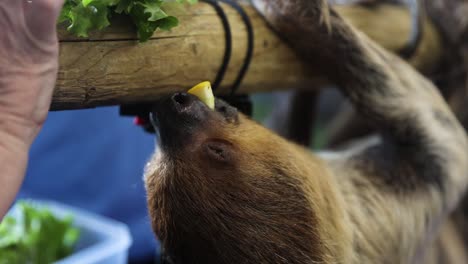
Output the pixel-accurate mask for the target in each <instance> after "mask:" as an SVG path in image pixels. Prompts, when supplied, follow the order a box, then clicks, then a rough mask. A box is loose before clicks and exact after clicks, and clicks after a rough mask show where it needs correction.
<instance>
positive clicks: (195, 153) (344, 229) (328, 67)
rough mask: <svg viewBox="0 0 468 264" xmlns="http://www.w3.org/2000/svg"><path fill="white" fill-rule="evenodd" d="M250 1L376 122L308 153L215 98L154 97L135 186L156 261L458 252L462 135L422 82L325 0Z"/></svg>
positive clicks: (346, 259) (347, 259) (441, 259)
mask: <svg viewBox="0 0 468 264" xmlns="http://www.w3.org/2000/svg"><path fill="white" fill-rule="evenodd" d="M253 4H254V6H255V7H256V8H257V10H258V11H259V12H260V13H261V14H262V15H263V16H264V18H265V19H266V21H267V22H268V23H269V25H270V26H271V28H272V29H273V30H274V31H276V32H277V33H278V34H279V35H280V36H281V37H282V38H283V39H284V40H285V41H286V42H287V43H289V45H290V46H291V47H292V48H293V49H294V50H295V51H296V52H297V54H298V55H299V56H300V57H301V58H303V59H304V60H306V61H307V62H308V63H309V64H310V65H311V67H314V68H316V69H320V70H321V71H322V74H323V75H324V76H326V77H327V78H328V79H329V80H331V81H333V82H334V83H335V84H336V85H337V87H339V88H340V90H341V92H342V93H343V94H344V95H345V96H346V97H347V98H348V99H349V100H350V101H351V102H352V104H353V105H354V107H355V109H356V110H357V111H358V112H359V113H360V114H361V115H362V116H363V117H364V118H366V120H368V121H369V122H371V123H372V124H373V126H374V127H375V128H376V129H377V131H379V133H378V134H377V135H374V136H371V137H368V138H364V139H360V140H357V141H354V142H353V143H352V144H349V145H347V147H346V148H343V149H340V150H339V151H338V150H337V151H327V152H319V153H315V154H314V153H312V152H310V151H309V150H308V149H306V148H304V147H302V146H299V145H297V144H295V143H292V142H290V141H288V140H286V139H284V138H282V137H280V136H278V135H276V134H275V133H274V132H272V131H270V130H268V129H267V128H265V127H263V126H262V125H260V124H258V123H256V122H255V121H253V120H251V119H249V118H248V117H246V116H244V115H243V114H242V113H240V112H238V111H237V109H236V108H234V107H232V106H230V105H228V104H227V103H225V102H223V101H222V100H219V99H217V100H216V102H215V108H214V109H210V108H209V107H207V105H205V104H204V103H203V102H202V101H200V100H199V99H198V98H197V97H196V96H193V95H191V94H188V93H176V94H172V95H169V96H167V97H164V98H162V99H161V100H160V101H159V102H158V103H157V104H155V105H154V107H153V110H152V114H153V115H152V116H153V123H154V124H155V126H156V128H157V130H158V137H159V140H158V144H159V147H158V151H157V152H155V154H154V155H153V157H152V158H151V159H150V161H149V162H148V164H147V166H146V168H145V186H146V191H147V202H148V208H149V214H150V219H151V222H152V227H153V230H154V232H155V235H156V236H157V237H158V238H159V239H160V241H161V244H162V248H163V251H164V261H165V262H166V263H174V264H183V263H205V264H206V263H208V264H211V263H213V264H214V263H216V264H223V263H233V264H234V263H235V264H240V263H252V264H258V263H301V264H302V263H303V264H306V263H351V264H352V263H392V264H393V263H466V261H467V258H466V256H465V252H464V244H463V237H460V236H459V235H458V232H457V230H458V228H459V226H458V225H456V224H455V222H454V221H453V219H452V218H451V214H452V212H454V211H455V210H456V208H457V206H458V205H459V203H460V201H461V199H462V198H463V195H464V192H465V189H466V186H467V182H468V175H467V173H468V145H467V138H466V134H465V131H464V130H463V128H462V127H461V125H460V124H459V123H458V121H457V120H456V118H455V117H454V115H453V113H451V111H450V110H449V108H448V106H447V104H446V103H445V102H444V100H443V99H442V97H441V95H440V94H439V92H438V90H437V89H436V88H435V87H434V85H433V84H432V83H431V82H430V81H428V80H427V79H425V78H424V77H423V76H422V75H420V74H419V73H418V72H417V71H416V70H415V69H413V68H412V67H411V66H409V65H408V64H407V63H405V62H404V61H403V60H401V59H400V58H398V57H397V56H395V55H393V54H390V53H389V52H387V51H386V50H384V49H383V48H382V47H380V46H378V45H377V44H375V43H373V42H372V41H371V40H370V39H369V38H367V37H366V36H365V35H364V34H362V33H361V32H359V31H358V30H356V29H355V28H353V27H352V26H350V25H349V24H348V23H346V22H345V21H344V20H343V19H342V18H341V17H340V16H339V15H338V14H337V13H336V12H335V11H334V10H333V9H332V8H331V7H329V6H328V5H327V3H326V1H325V0H253Z"/></svg>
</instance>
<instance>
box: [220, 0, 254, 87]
mask: <svg viewBox="0 0 468 264" xmlns="http://www.w3.org/2000/svg"><path fill="white" fill-rule="evenodd" d="M221 1H223V2H225V3H227V4H229V5H230V6H232V7H233V8H234V9H235V10H236V11H237V12H238V13H239V15H240V16H241V19H242V22H244V25H245V29H246V31H247V50H246V53H245V58H244V64H243V65H242V67H241V68H240V70H239V74H238V75H237V78H236V80H235V81H234V83H233V84H232V87H231V95H234V93H235V92H236V91H237V90H238V89H239V86H240V84H241V82H242V80H243V79H244V76H245V74H246V73H247V70H248V69H249V66H250V62H251V61H252V57H253V49H254V32H253V26H252V23H251V22H250V18H249V16H248V15H247V13H245V11H244V9H243V8H242V7H241V6H240V5H239V3H237V2H236V1H232V0H221Z"/></svg>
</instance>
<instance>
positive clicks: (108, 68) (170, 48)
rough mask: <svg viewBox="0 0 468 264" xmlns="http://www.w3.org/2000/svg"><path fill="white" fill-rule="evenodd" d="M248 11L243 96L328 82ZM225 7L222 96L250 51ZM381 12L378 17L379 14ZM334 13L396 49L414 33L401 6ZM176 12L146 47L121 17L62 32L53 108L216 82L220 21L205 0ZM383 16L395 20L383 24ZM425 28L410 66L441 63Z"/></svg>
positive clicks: (142, 97)
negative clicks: (227, 53)
mask: <svg viewBox="0 0 468 264" xmlns="http://www.w3.org/2000/svg"><path fill="white" fill-rule="evenodd" d="M244 7H245V10H246V12H247V14H248V15H249V17H250V18H251V21H252V24H253V27H254V32H255V45H254V56H253V60H252V63H251V66H250V68H249V71H248V72H247V74H246V76H245V78H244V80H243V82H242V85H241V87H240V92H249V93H251V92H260V91H271V90H278V89H304V88H317V87H319V86H321V85H322V84H324V83H326V80H325V79H324V78H323V77H322V76H321V75H320V73H319V72H318V71H314V70H313V69H311V68H310V67H309V66H308V65H305V64H304V63H302V62H301V60H300V59H299V58H298V57H297V56H296V55H295V53H294V52H292V50H291V49H290V48H289V47H288V46H286V45H285V44H284V43H283V42H282V41H281V40H280V39H279V38H278V37H277V35H276V34H275V33H273V32H272V31H271V30H270V29H269V28H268V26H267V25H266V24H265V22H264V20H263V18H262V17H260V16H259V15H258V14H257V13H256V11H255V10H254V9H253V8H252V7H251V6H249V5H248V4H247V5H244ZM223 8H224V10H225V12H226V14H227V15H228V17H229V20H230V24H231V28H232V34H233V53H232V57H231V62H230V64H229V67H228V71H227V73H226V76H225V78H224V81H223V82H222V84H221V87H220V90H219V91H218V92H219V93H224V92H226V91H229V88H230V85H231V84H232V82H233V81H234V79H235V77H236V75H237V73H238V71H239V68H240V67H241V65H242V62H243V61H244V56H245V51H246V46H247V34H246V30H245V26H244V24H243V23H242V21H241V19H240V17H239V15H238V14H237V13H236V12H235V11H234V10H233V9H232V8H231V7H229V6H225V5H223ZM376 10H377V11H378V12H379V13H378V14H380V15H376ZM337 11H338V12H340V13H341V14H342V15H343V16H344V17H346V18H347V19H348V20H349V21H350V22H351V23H353V24H355V25H356V26H357V27H358V28H360V29H361V30H362V31H363V32H364V33H366V34H368V35H369V36H370V37H371V38H373V39H374V40H376V41H377V42H378V43H380V44H381V45H383V46H384V47H387V48H389V49H391V50H394V51H395V50H398V49H399V48H401V47H402V46H403V45H404V43H405V39H406V37H407V36H408V34H409V33H408V32H409V25H410V23H409V14H408V12H406V11H405V10H404V8H402V7H397V6H390V5H382V6H380V7H379V8H378V9H374V10H372V9H366V8H361V7H351V6H347V7H345V6H342V7H337ZM172 13H173V14H175V15H176V16H177V17H178V18H179V19H180V26H179V27H177V28H175V29H173V30H172V31H170V32H163V31H158V32H156V34H155V35H154V36H153V37H152V38H151V39H150V40H149V41H148V42H146V43H138V41H137V37H136V34H135V30H134V29H133V28H132V26H131V24H130V23H129V21H126V20H125V19H124V18H115V22H113V26H112V27H109V28H108V29H106V30H105V31H103V32H95V33H92V34H90V36H89V37H88V38H86V39H83V38H77V37H74V36H72V35H70V34H69V33H67V32H66V30H65V29H64V28H63V27H59V39H60V48H61V51H60V70H59V74H58V80H57V87H56V90H55V92H54V96H53V102H52V109H53V110H64V109H78V108H90V107H95V106H104V105H116V104H124V103H136V102H147V101H152V100H155V99H156V98H158V97H159V96H161V95H162V94H166V93H170V92H175V91H181V90H186V89H187V88H189V87H191V86H192V85H194V84H196V83H198V82H200V81H204V80H211V81H213V80H214V78H215V76H216V73H217V72H218V70H219V67H220V66H221V62H222V57H223V55H224V49H225V40H224V30H223V28H222V25H221V20H220V19H219V17H218V16H217V14H216V13H215V11H214V9H213V8H212V7H211V6H209V5H208V4H205V3H200V4H197V5H193V6H188V7H187V8H184V9H175V10H172ZM383 16H385V20H387V21H398V23H393V22H392V23H383V22H381V21H382V20H383ZM426 27H427V28H428V30H426V32H425V34H424V36H425V37H424V38H423V41H422V43H423V44H422V45H421V48H420V49H419V51H418V52H417V56H416V57H415V58H413V59H412V61H411V62H412V63H413V64H414V65H415V66H416V67H418V68H420V69H422V70H424V67H426V66H430V65H434V64H435V63H436V62H437V59H438V54H439V52H438V51H439V50H440V49H441V47H440V37H439V36H438V34H437V32H436V31H435V29H434V28H433V26H432V25H431V24H429V23H427V24H426ZM381 32H389V34H382V33H381ZM390 32H391V33H390ZM423 47H425V48H423ZM423 66H424V67H423Z"/></svg>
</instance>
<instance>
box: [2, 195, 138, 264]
mask: <svg viewBox="0 0 468 264" xmlns="http://www.w3.org/2000/svg"><path fill="white" fill-rule="evenodd" d="M28 202H31V203H32V204H35V205H37V206H45V207H47V208H49V210H50V211H51V212H52V213H53V214H54V215H55V216H57V217H59V218H62V217H65V216H68V215H72V216H73V221H74V225H75V226H76V227H77V228H79V229H80V238H79V240H78V243H77V245H76V248H75V252H74V253H73V254H72V255H70V256H68V257H67V258H65V259H62V260H60V261H58V262H55V264H78V263H79V264H126V263H127V262H128V260H127V258H128V248H129V247H130V245H131V243H132V239H131V236H130V232H129V231H128V227H127V226H126V225H125V224H123V223H120V222H117V221H115V220H111V219H108V218H105V217H102V216H99V215H95V214H92V213H89V212H86V211H84V210H81V209H78V208H74V207H71V206H66V205H62V204H59V203H57V202H52V201H43V200H40V201H38V200H34V201H28ZM15 210H16V209H15V206H14V207H13V208H12V210H11V212H10V214H11V215H13V216H14V215H15Z"/></svg>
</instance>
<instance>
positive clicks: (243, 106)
mask: <svg viewBox="0 0 468 264" xmlns="http://www.w3.org/2000/svg"><path fill="white" fill-rule="evenodd" d="M202 1H203V2H206V3H208V4H210V5H212V6H213V7H214V8H215V10H216V13H217V14H218V16H219V17H220V19H221V22H222V25H223V27H224V32H225V42H226V48H225V52H224V57H223V61H222V64H221V67H220V69H219V71H218V74H217V75H216V79H215V81H214V83H213V85H212V87H213V91H215V92H216V90H217V89H218V88H219V86H220V84H221V82H222V80H223V78H224V75H225V73H226V71H227V68H228V65H229V62H230V60H231V55H232V33H231V28H230V24H229V20H228V17H227V15H226V13H225V12H224V10H223V9H222V8H221V6H220V5H219V2H224V3H226V4H228V5H230V6H231V7H232V8H234V9H235V10H236V11H237V12H238V13H239V15H240V16H241V19H242V22H243V23H244V25H245V28H246V31H247V50H246V54H245V57H244V63H243V64H242V66H241V68H240V70H239V73H238V75H237V77H236V79H235V80H234V82H233V84H232V86H231V92H230V94H229V95H228V96H219V97H221V98H222V99H223V100H225V101H227V102H228V103H229V104H231V105H232V106H234V107H236V108H237V109H239V110H240V111H241V112H243V113H244V114H247V115H249V116H251V115H252V102H251V100H250V98H249V97H248V95H246V94H236V92H237V90H238V89H239V86H240V84H241V82H242V80H243V79H244V76H245V74H246V73H247V70H248V68H249V66H250V62H251V61H252V57H253V49H254V33H253V27H252V23H251V22H250V19H249V16H248V15H247V13H245V11H244V9H243V8H242V7H241V6H240V5H239V4H238V3H237V2H236V1H233V0H202Z"/></svg>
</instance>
